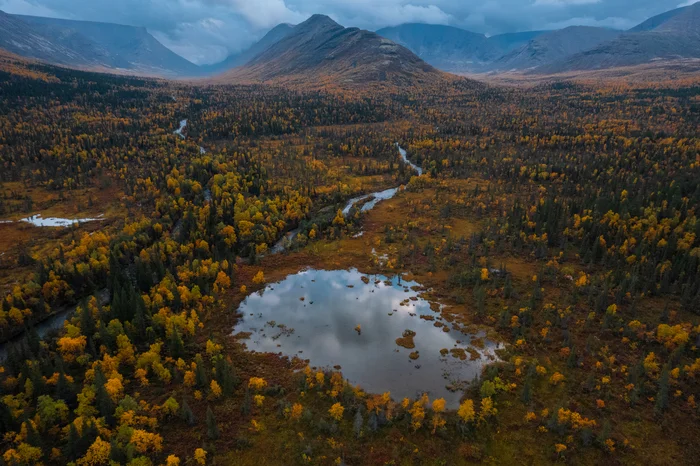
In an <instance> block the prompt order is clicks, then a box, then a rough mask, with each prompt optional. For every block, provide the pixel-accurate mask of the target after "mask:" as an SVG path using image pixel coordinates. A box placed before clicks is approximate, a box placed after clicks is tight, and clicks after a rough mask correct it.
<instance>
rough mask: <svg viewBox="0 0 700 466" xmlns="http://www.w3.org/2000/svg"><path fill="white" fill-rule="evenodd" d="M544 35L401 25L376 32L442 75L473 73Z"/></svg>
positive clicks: (432, 25)
mask: <svg viewBox="0 0 700 466" xmlns="http://www.w3.org/2000/svg"><path fill="white" fill-rule="evenodd" d="M544 32H545V31H533V32H525V33H514V34H502V35H498V36H492V37H488V38H487V37H486V36H485V35H484V34H476V33H474V32H470V31H465V30H464V29H459V28H456V27H452V26H441V25H436V24H402V25H400V26H395V27H390V28H384V29H380V30H378V31H377V34H379V35H380V36H383V37H386V38H387V39H391V40H393V41H394V42H396V43H398V44H401V45H403V46H404V47H406V48H408V49H409V50H411V51H413V52H414V53H415V54H416V55H418V56H419V57H421V58H422V59H424V60H425V61H427V62H428V63H430V64H432V65H433V66H435V67H437V68H440V69H442V70H445V71H464V70H471V69H473V70H475V69H481V68H484V67H488V65H489V64H490V63H492V62H493V61H494V60H496V59H498V58H499V57H502V56H503V55H505V54H507V53H509V52H510V51H512V50H514V49H516V48H518V47H520V46H522V45H524V44H526V43H528V42H529V41H530V40H532V39H535V38H536V37H538V36H539V35H541V34H544Z"/></svg>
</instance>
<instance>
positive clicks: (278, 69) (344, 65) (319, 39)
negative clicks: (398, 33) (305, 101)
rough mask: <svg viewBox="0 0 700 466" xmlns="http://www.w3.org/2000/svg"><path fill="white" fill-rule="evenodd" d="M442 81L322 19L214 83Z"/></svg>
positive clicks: (357, 32) (398, 53) (379, 41)
mask: <svg viewBox="0 0 700 466" xmlns="http://www.w3.org/2000/svg"><path fill="white" fill-rule="evenodd" d="M444 77H445V74H444V73H443V72H441V71H439V70H437V69H435V68H434V67H432V66H431V65H429V64H427V63H425V62H424V61H423V60H421V59H420V58H419V57H418V56H416V55H415V54H414V53H412V52H411V51H410V50H408V49H407V48H405V47H403V46H400V45H398V44H396V43H394V42H392V41H390V40H388V39H386V38H383V37H381V36H379V35H378V34H376V33H374V32H371V31H365V30H361V29H358V28H345V27H343V26H341V25H339V24H338V23H336V22H335V21H333V20H332V19H331V18H329V17H328V16H325V15H313V16H311V17H310V18H309V19H308V20H306V21H304V22H303V23H301V24H299V25H297V26H296V27H295V28H294V29H293V31H292V32H291V33H290V34H289V35H287V36H286V37H284V38H283V39H281V40H280V41H279V42H277V43H275V44H273V45H272V46H270V47H269V48H268V49H267V50H265V51H264V52H263V53H261V54H260V55H258V56H257V57H255V58H254V59H253V60H251V61H250V62H249V63H248V64H246V65H245V66H243V67H241V68H237V69H234V70H231V71H230V72H227V73H224V74H223V75H221V76H219V77H217V78H216V79H217V80H219V81H229V82H230V81H236V82H287V83H294V82H304V81H306V82H309V83H316V84H323V83H327V84H331V83H332V84H335V85H344V86H358V85H363V84H368V83H375V82H376V83H386V84H392V85H398V86H405V85H410V84H413V83H424V82H429V81H434V80H439V79H442V78H444Z"/></svg>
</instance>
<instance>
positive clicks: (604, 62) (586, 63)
mask: <svg viewBox="0 0 700 466" xmlns="http://www.w3.org/2000/svg"><path fill="white" fill-rule="evenodd" d="M683 58H700V3H696V4H694V5H692V6H689V7H685V8H680V9H678V10H673V11H670V12H667V13H664V14H662V15H659V16H656V17H654V18H651V19H649V20H647V21H645V22H644V23H642V24H640V25H639V26H637V27H635V28H633V29H631V30H630V32H627V33H625V34H622V35H620V36H619V37H617V38H616V39H614V40H612V41H609V42H605V43H602V44H599V45H598V46H596V47H593V48H592V49H590V50H587V51H582V52H581V53H577V54H574V55H572V56H571V57H568V58H566V59H564V60H561V61H560V62H557V63H555V64H552V65H548V66H544V67H541V68H539V69H537V70H536V72H538V73H561V72H568V71H581V70H596V69H605V68H615V67H622V66H634V65H639V64H644V63H651V62H653V61H657V60H676V59H683Z"/></svg>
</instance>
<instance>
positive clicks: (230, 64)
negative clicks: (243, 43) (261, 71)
mask: <svg viewBox="0 0 700 466" xmlns="http://www.w3.org/2000/svg"><path fill="white" fill-rule="evenodd" d="M293 30H294V26H293V25H291V24H286V23H283V24H279V25H277V26H275V27H274V28H272V29H271V30H270V32H268V33H267V34H265V36H264V37H263V38H262V39H260V40H259V41H258V42H256V43H255V44H253V45H252V46H251V47H249V48H248V49H246V50H244V51H242V52H240V53H236V54H233V55H230V56H229V57H228V58H226V60H224V61H222V62H220V63H215V64H213V65H206V66H202V67H201V69H202V72H203V73H204V74H218V73H223V72H224V71H228V70H231V69H233V68H237V67H239V66H243V65H245V64H246V63H248V62H249V61H251V60H252V59H253V58H255V57H257V56H258V55H260V54H261V53H262V52H264V51H265V50H267V49H268V48H270V46H272V45H274V44H275V43H277V42H279V41H280V40H282V39H283V38H284V37H286V36H287V35H288V34H290V33H291V32H292V31H293Z"/></svg>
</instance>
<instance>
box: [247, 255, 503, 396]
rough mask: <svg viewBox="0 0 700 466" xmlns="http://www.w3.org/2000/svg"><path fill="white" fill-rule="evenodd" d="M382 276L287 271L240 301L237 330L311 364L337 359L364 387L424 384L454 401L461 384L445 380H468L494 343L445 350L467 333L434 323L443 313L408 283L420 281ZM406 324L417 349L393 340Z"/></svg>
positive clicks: (417, 389)
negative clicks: (474, 354)
mask: <svg viewBox="0 0 700 466" xmlns="http://www.w3.org/2000/svg"><path fill="white" fill-rule="evenodd" d="M363 276H365V277H368V278H369V279H370V282H369V284H365V283H364V282H363V281H362V277H363ZM377 280H380V282H379V283H375V281H377ZM385 280H386V277H383V276H380V275H372V276H369V275H363V274H361V273H359V272H358V271H357V270H355V269H351V270H336V271H321V270H306V271H303V272H300V273H298V274H296V275H291V276H289V277H287V278H286V279H285V280H283V281H282V282H280V283H276V284H272V285H269V286H268V287H266V288H265V289H264V290H262V292H260V293H256V294H253V295H251V296H249V297H248V298H247V299H246V300H245V301H244V302H243V303H242V304H241V307H240V309H239V311H240V312H241V314H242V316H243V317H242V319H241V321H240V322H239V324H238V326H237V327H236V328H235V330H234V333H239V332H251V337H250V339H249V340H246V344H247V346H248V348H249V349H250V350H254V351H259V352H271V353H280V352H281V353H283V354H285V355H288V356H294V355H297V356H299V357H300V358H302V359H309V360H310V364H311V365H312V366H316V367H333V366H335V365H340V366H341V367H342V369H341V370H342V372H343V375H344V376H345V378H347V379H348V380H349V381H350V382H351V383H353V384H359V385H361V386H362V387H363V388H364V389H365V390H367V391H369V392H373V393H383V392H386V391H390V392H391V393H392V397H393V398H394V399H395V400H400V399H401V398H403V397H410V398H413V397H416V396H419V395H420V394H421V393H422V392H427V393H428V394H429V395H430V397H431V399H432V398H439V397H444V398H445V400H446V401H447V404H448V406H449V407H451V408H455V407H456V406H457V405H458V403H459V398H460V396H461V392H458V393H452V392H450V391H449V390H448V389H447V388H446V385H449V384H454V383H455V382H459V381H462V382H468V381H471V380H472V379H473V378H474V377H475V376H476V375H477V374H478V373H479V371H480V370H481V367H482V366H483V365H484V364H485V363H487V362H489V359H488V358H487V357H486V356H487V354H491V355H492V354H493V351H494V349H496V344H494V343H492V342H489V341H486V342H485V343H486V346H485V348H484V349H483V350H479V349H476V348H475V349H476V350H477V351H478V352H479V353H481V355H482V357H481V358H480V359H478V360H475V361H470V360H469V358H467V360H460V359H457V358H454V357H453V356H452V355H451V354H448V355H447V356H442V355H441V354H440V350H441V349H443V348H445V349H448V350H449V349H453V348H457V347H459V348H465V349H466V348H467V347H468V343H469V341H470V336H468V335H464V334H462V333H461V332H457V331H455V330H450V331H449V332H447V333H446V332H444V331H443V329H442V327H435V326H434V323H435V322H441V321H442V320H441V317H440V313H436V312H434V311H433V310H431V309H430V303H429V302H427V301H424V300H423V299H420V298H418V294H419V293H418V292H416V291H413V290H411V288H412V287H414V286H417V285H418V284H417V283H415V282H407V281H404V280H400V278H399V277H395V278H393V279H392V280H391V284H390V285H388V284H387V283H385ZM399 282H400V283H399ZM348 285H350V286H352V287H349V286H348ZM412 297H413V298H417V300H416V301H412V300H410V298H412ZM301 298H303V300H302V299H301ZM407 300H408V301H407ZM421 315H423V316H432V317H433V318H435V321H430V320H425V319H421V318H420V316H421ZM442 322H444V321H442ZM358 325H360V327H361V332H360V333H359V334H358V332H357V331H356V330H355V328H356V327H357V326H358ZM407 329H408V330H412V331H414V332H416V336H415V338H414V342H415V348H414V349H406V348H403V347H400V346H398V345H397V344H396V339H397V338H399V337H401V336H402V334H403V332H404V330H407ZM458 340H459V341H461V343H457V341H458ZM412 351H418V352H419V355H420V357H419V358H418V359H417V360H411V359H410V358H409V354H410V353H411V352H412ZM467 355H468V354H467Z"/></svg>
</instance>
